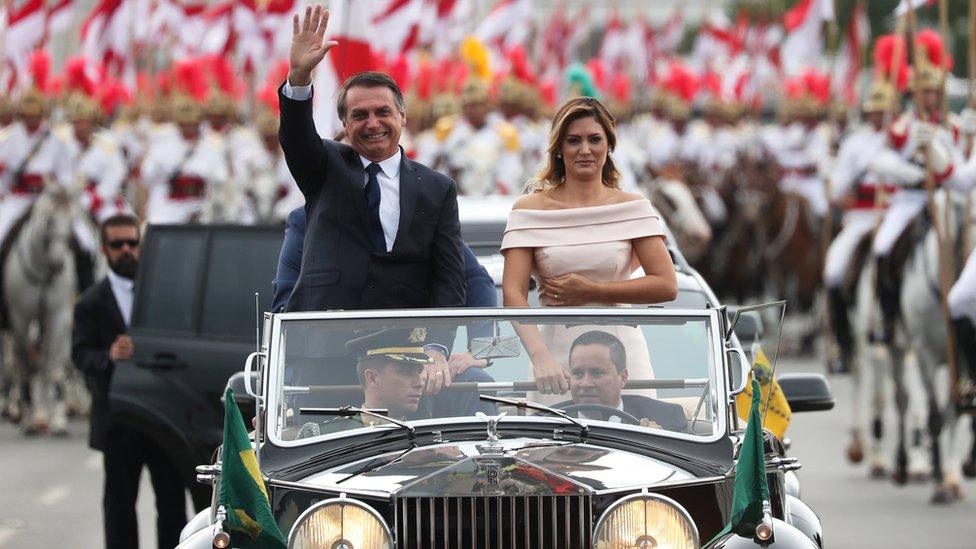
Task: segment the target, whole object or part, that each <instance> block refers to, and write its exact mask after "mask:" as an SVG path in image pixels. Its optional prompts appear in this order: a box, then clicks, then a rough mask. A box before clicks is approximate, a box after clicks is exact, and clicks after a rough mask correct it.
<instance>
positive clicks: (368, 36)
mask: <svg viewBox="0 0 976 549" xmlns="http://www.w3.org/2000/svg"><path fill="white" fill-rule="evenodd" d="M377 5H378V4H377V3H376V2H373V1H372V0H332V1H331V2H329V28H328V30H327V31H326V36H325V39H326V40H335V41H337V42H339V45H338V46H336V47H335V48H333V49H332V50H331V51H329V53H328V54H326V56H325V59H324V60H323V61H322V63H321V64H320V65H319V66H318V68H317V69H316V70H315V74H314V76H313V82H314V84H315V109H314V110H313V113H314V118H315V128H316V129H317V130H318V132H319V135H321V136H323V137H326V138H330V139H331V138H332V136H333V135H335V134H336V132H338V131H339V130H340V129H342V122H341V121H340V120H339V116H338V114H337V113H336V92H337V91H338V90H339V87H340V86H341V85H342V83H343V82H345V80H346V79H347V78H349V77H350V76H352V75H354V74H356V73H359V72H363V71H368V70H372V69H375V68H376V67H375V66H374V57H373V52H372V49H371V47H370V43H371V41H372V39H373V38H374V37H375V35H376V33H375V30H374V27H373V16H374V15H375V13H376V6H377Z"/></svg>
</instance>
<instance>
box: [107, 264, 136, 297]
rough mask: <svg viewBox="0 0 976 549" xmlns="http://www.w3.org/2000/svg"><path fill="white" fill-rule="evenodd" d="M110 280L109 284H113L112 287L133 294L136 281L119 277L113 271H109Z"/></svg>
mask: <svg viewBox="0 0 976 549" xmlns="http://www.w3.org/2000/svg"><path fill="white" fill-rule="evenodd" d="M108 280H109V284H111V285H112V286H114V287H116V288H118V289H120V290H125V291H127V292H131V291H132V289H133V288H134V287H135V284H136V283H135V281H134V280H130V279H128V278H125V277H124V276H119V275H117V274H115V271H113V270H112V269H109V270H108Z"/></svg>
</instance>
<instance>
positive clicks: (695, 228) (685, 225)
mask: <svg viewBox="0 0 976 549" xmlns="http://www.w3.org/2000/svg"><path fill="white" fill-rule="evenodd" d="M646 191H647V193H648V194H649V195H650V196H649V198H650V200H651V203H652V204H654V207H655V208H657V210H658V211H659V212H661V216H662V217H664V221H665V222H666V223H667V224H668V227H670V229H671V232H672V233H673V234H674V238H675V240H676V241H677V244H678V249H680V250H681V253H683V254H684V256H685V258H686V259H687V260H688V261H689V262H691V263H694V262H696V261H697V260H698V259H699V258H701V257H702V256H703V255H704V254H705V252H706V251H708V245H709V244H710V243H711V241H712V227H711V225H709V223H708V220H707V219H706V218H705V214H704V213H703V212H702V211H701V208H699V207H698V202H697V201H696V200H695V195H694V194H692V192H691V189H690V188H689V187H688V185H687V184H686V183H685V182H684V181H679V180H677V179H671V178H667V177H657V178H655V179H653V180H652V181H651V182H650V183H648V184H647V186H646Z"/></svg>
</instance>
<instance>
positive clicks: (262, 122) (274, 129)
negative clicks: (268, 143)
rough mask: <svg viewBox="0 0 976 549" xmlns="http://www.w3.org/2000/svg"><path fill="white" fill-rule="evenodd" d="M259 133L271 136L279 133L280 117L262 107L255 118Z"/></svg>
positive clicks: (262, 135)
mask: <svg viewBox="0 0 976 549" xmlns="http://www.w3.org/2000/svg"><path fill="white" fill-rule="evenodd" d="M254 122H255V126H257V129H258V133H259V134H260V135H261V137H271V136H276V135H278V117H277V116H275V114H274V113H273V112H270V111H269V110H267V109H262V110H261V112H259V113H258V115H257V117H256V119H255V121H254Z"/></svg>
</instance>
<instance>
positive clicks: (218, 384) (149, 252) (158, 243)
mask: <svg viewBox="0 0 976 549" xmlns="http://www.w3.org/2000/svg"><path fill="white" fill-rule="evenodd" d="M281 241H282V234H281V231H280V230H279V229H277V228H266V229H262V228H251V227H229V226H228V227H205V226H193V227H175V226H174V227H151V228H150V230H149V232H148V234H147V237H146V242H145V245H144V247H143V256H142V261H141V262H140V270H139V275H138V277H137V280H136V289H135V300H134V307H133V321H132V327H131V330H130V331H131V334H132V338H133V342H134V345H135V352H134V356H133V360H132V361H131V362H129V363H125V364H121V365H119V366H117V367H116V371H115V374H114V375H113V380H112V407H113V414H114V415H116V416H117V417H118V418H119V419H121V420H123V421H126V422H128V423H130V424H133V425H136V426H138V427H139V428H141V429H142V430H144V431H145V432H146V433H147V434H148V435H149V436H150V437H151V438H153V439H154V440H156V441H157V443H158V444H160V446H161V447H163V448H165V449H166V451H167V452H169V453H170V454H171V458H172V460H173V461H174V462H175V463H176V465H177V467H179V468H180V470H181V471H182V472H183V473H184V475H185V477H186V478H187V480H188V482H191V485H192V479H193V478H194V472H193V467H195V466H196V465H198V464H200V463H208V462H209V460H210V458H211V454H212V452H213V451H214V450H215V449H216V447H217V446H218V445H219V444H220V442H221V438H222V428H223V405H222V404H221V401H220V397H221V396H222V394H223V390H224V387H225V386H226V384H227V380H228V378H229V377H230V376H231V375H232V374H233V373H234V372H237V371H240V370H241V369H243V366H244V360H245V358H246V357H247V355H248V353H250V352H252V351H253V350H254V347H255V334H256V329H255V326H256V325H257V324H256V323H257V316H256V312H255V293H258V294H259V296H260V309H261V310H262V311H264V310H268V309H270V306H271V279H272V277H273V275H274V271H275V265H276V263H277V259H278V253H279V251H280V248H281Z"/></svg>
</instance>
